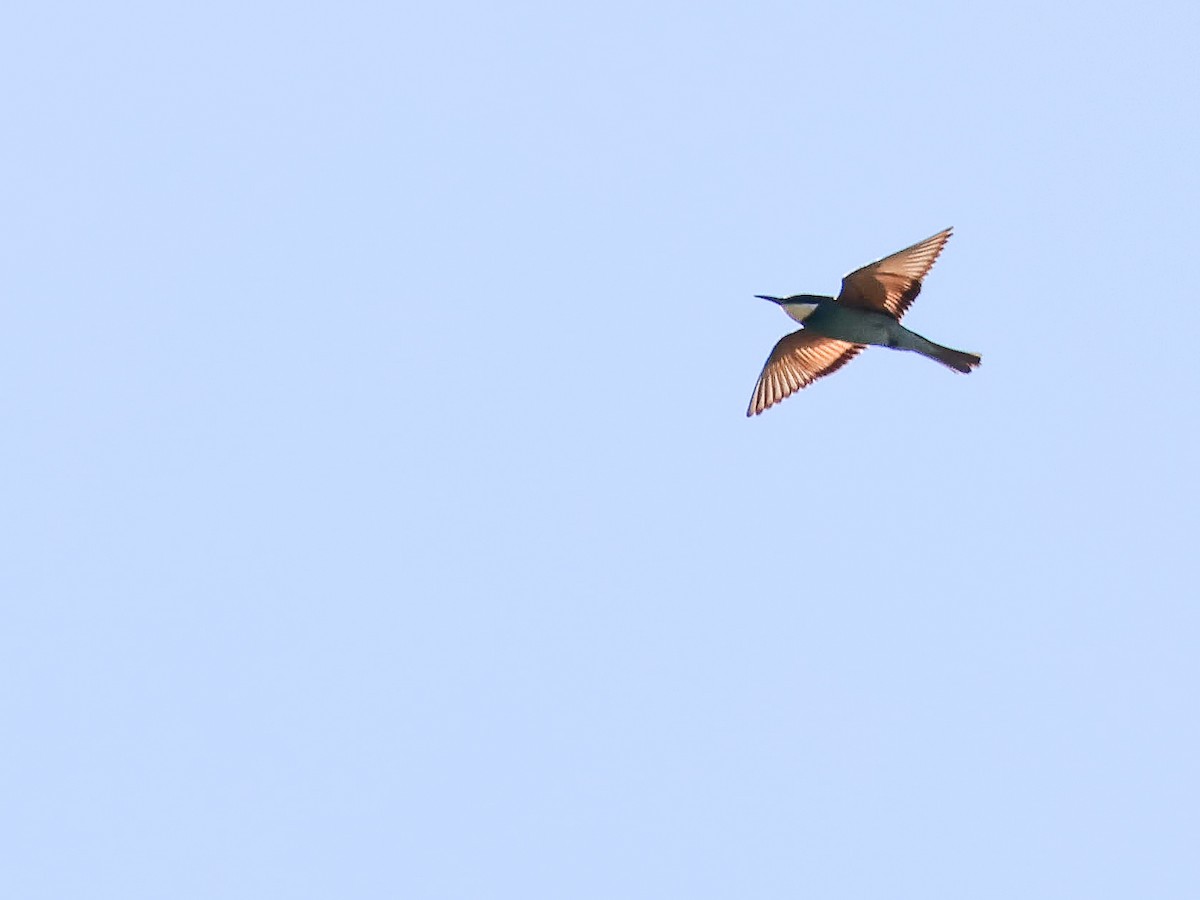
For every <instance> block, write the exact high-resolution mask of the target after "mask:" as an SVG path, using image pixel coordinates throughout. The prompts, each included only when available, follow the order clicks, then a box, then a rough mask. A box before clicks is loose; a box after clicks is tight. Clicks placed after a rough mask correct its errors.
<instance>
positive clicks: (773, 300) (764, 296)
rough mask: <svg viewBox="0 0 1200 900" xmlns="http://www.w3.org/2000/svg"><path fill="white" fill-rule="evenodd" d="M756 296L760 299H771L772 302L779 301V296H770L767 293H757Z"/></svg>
mask: <svg viewBox="0 0 1200 900" xmlns="http://www.w3.org/2000/svg"><path fill="white" fill-rule="evenodd" d="M754 296H755V297H757V298H758V299H759V300H770V301H771V302H772V303H778V302H779V298H778V297H768V296H767V295H766V294H755V295H754Z"/></svg>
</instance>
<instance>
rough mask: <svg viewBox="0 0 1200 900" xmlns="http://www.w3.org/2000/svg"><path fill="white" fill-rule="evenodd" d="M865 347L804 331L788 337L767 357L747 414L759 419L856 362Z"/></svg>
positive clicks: (795, 332) (781, 340) (801, 330)
mask: <svg viewBox="0 0 1200 900" xmlns="http://www.w3.org/2000/svg"><path fill="white" fill-rule="evenodd" d="M863 346H864V345H863V344H851V343H850V342H849V341H839V340H837V339H836V338H828V337H824V336H823V335H819V334H817V333H816V332H815V331H806V330H805V329H803V328H801V329H800V330H799V331H793V332H792V333H791V334H789V335H786V336H785V337H783V338H781V339H780V341H779V343H778V344H776V345H775V349H774V350H772V351H771V355H770V356H769V357H767V364H766V365H765V366H763V370H762V374H761V375H759V376H758V384H756V385H755V386H754V396H753V397H751V398H750V408H749V409H747V410H746V415H747V416H756V415H758V414H759V413H760V412H762V411H763V410H764V409H769V408H770V407H772V406H774V405H775V404H776V403H778V402H779V401H780V400H783V399H784V398H785V397H790V396H791V395H792V394H794V393H796V391H798V390H800V389H801V388H806V387H808V386H809V385H810V384H812V383H813V382H814V381H816V380H817V379H818V378H820V377H822V376H823V375H828V374H829V373H830V372H836V371H837V370H838V369H840V368H841V367H842V366H844V365H845V364H846V363H848V362H850V360H852V359H854V357H855V356H856V355H857V354H858V352H859V351H860V350H862V348H863Z"/></svg>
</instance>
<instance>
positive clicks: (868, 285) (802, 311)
mask: <svg viewBox="0 0 1200 900" xmlns="http://www.w3.org/2000/svg"><path fill="white" fill-rule="evenodd" d="M949 238H950V229H948V228H947V229H946V230H945V231H942V232H939V233H938V234H935V235H934V236H933V237H931V238H928V239H926V240H924V241H921V242H920V243H918V244H914V245H913V246H911V247H908V248H907V249H905V250H901V251H900V252H899V253H895V254H892V255H891V256H889V257H885V258H884V259H881V260H879V261H878V262H874V263H871V264H870V265H869V266H864V267H863V268H861V269H858V270H857V271H855V272H851V273H850V274H849V275H847V276H846V277H845V278H844V279H843V280H842V292H841V294H840V295H838V296H837V297H836V298H835V297H826V296H821V295H817V294H796V295H794V296H791V297H783V298H780V297H767V296H764V295H760V296H761V297H762V299H764V300H771V301H773V302H774V303H778V304H779V305H780V306H781V307H782V308H783V310H784V312H786V313H787V314H788V315H789V316H790V317H791V318H792V319H794V320H796V321H797V322H799V323H801V325H802V326H803V327H802V328H801V329H800V330H799V331H794V332H792V333H791V334H789V335H787V336H786V337H784V338H783V339H782V340H780V341H779V343H778V344H776V345H775V349H774V350H773V351H772V352H771V356H770V357H769V358H768V359H767V363H766V365H765V366H764V367H763V371H762V374H761V375H760V376H759V379H758V384H757V385H756V386H755V389H754V396H753V397H752V398H751V400H750V408H749V409H748V410H747V411H746V415H748V416H753V415H757V414H758V413H760V412H762V411H763V410H765V409H768V408H769V407H771V406H773V405H774V404H775V403H778V402H779V401H780V400H782V399H784V398H785V397H788V396H790V395H791V394H792V393H794V392H795V391H798V390H800V389H801V388H804V387H807V386H808V385H809V384H811V383H812V382H814V381H816V380H817V379H818V378H820V377H822V376H823V375H828V374H830V373H831V372H834V371H836V370H837V369H839V368H841V367H842V366H843V365H845V364H846V363H847V362H849V361H850V360H851V359H853V358H854V357H855V356H856V355H858V353H859V352H860V351H861V350H862V349H863V348H864V347H866V346H877V347H890V348H892V349H894V350H912V351H914V352H916V353H919V354H921V355H922V356H927V357H929V358H930V359H933V360H936V361H938V362H940V363H942V364H943V365H945V366H949V367H950V368H952V369H954V370H955V371H958V372H970V371H971V370H972V369H973V368H975V367H976V366H977V365H979V362H980V357H979V356H977V355H975V354H973V353H964V352H963V351H961V350H952V349H950V348H949V347H943V346H941V345H940V344H935V343H934V342H933V341H930V340H928V339H927V338H924V337H922V336H921V335H919V334H917V333H916V332H915V331H910V330H909V329H907V328H905V327H904V326H903V325H901V324H900V317H901V316H903V315H904V313H905V312H906V311H907V310H908V307H909V306H911V305H912V302H913V300H915V299H916V297H917V294H919V293H920V291H921V280H922V279H923V278H924V277H925V274H926V273H927V272H928V271H929V269H930V268H931V267H932V266H933V263H934V261H935V260H936V259H937V257H938V254H939V253H940V252H941V250H942V247H943V246H944V245H945V243H946V241H947V240H949Z"/></svg>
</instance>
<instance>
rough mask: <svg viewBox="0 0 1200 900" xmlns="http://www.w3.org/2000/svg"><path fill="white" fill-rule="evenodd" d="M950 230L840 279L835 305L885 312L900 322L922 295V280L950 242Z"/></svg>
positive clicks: (940, 232)
mask: <svg viewBox="0 0 1200 900" xmlns="http://www.w3.org/2000/svg"><path fill="white" fill-rule="evenodd" d="M950 232H951V229H949V228H947V229H946V230H945V231H939V232H938V233H937V234H935V235H934V236H933V237H930V238H926V239H925V240H923V241H921V242H920V243H918V244H913V245H912V246H911V247H906V248H905V249H904V250H901V251H900V252H899V253H893V254H892V255H891V256H885V257H884V258H883V259H881V260H879V261H878V262H873V263H871V264H870V265H869V266H863V267H862V268H861V269H858V270H856V271H854V272H851V273H850V274H849V275H847V276H846V277H845V278H843V279H842V292H841V293H840V294H839V295H838V298H837V299H838V302H839V303H844V304H845V305H846V306H856V307H858V308H859V309H870V310H874V311H875V312H885V313H887V314H888V315H890V316H895V318H896V319H899V318H900V317H901V316H903V315H904V314H905V313H906V312H907V311H908V308H909V307H910V306H912V302H913V301H914V300H916V299H917V294H919V293H921V279H922V278H924V277H925V275H926V274H927V273H928V272H929V270H930V269H931V268H933V264H934V262H935V261H936V260H937V258H938V254H939V253H941V252H942V248H943V247H944V246H946V241H948V240H950Z"/></svg>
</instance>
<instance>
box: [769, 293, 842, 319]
mask: <svg viewBox="0 0 1200 900" xmlns="http://www.w3.org/2000/svg"><path fill="white" fill-rule="evenodd" d="M754 296H755V297H757V298H758V299H759V300H770V301H771V302H772V303H778V304H779V305H780V306H782V307H783V311H784V312H786V313H787V314H788V315H789V316H791V317H792V318H793V319H795V320H796V321H797V322H803V321H804V320H805V319H807V318H808V317H809V316H810V315H811V314H812V312H813V310H815V309H816V308H817V307H819V306H820V305H821V304H822V303H828V302H829V301H830V300H832V299H833V298H832V297H818V296H816V295H815V294H794V295H793V296H791V297H768V296H767V295H766V294H755V295H754Z"/></svg>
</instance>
